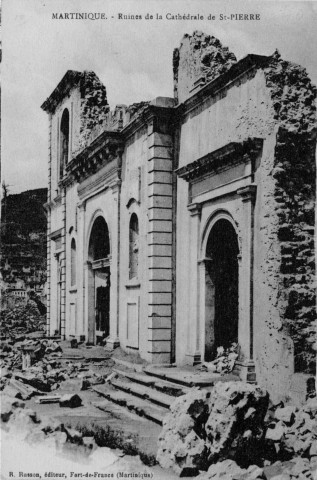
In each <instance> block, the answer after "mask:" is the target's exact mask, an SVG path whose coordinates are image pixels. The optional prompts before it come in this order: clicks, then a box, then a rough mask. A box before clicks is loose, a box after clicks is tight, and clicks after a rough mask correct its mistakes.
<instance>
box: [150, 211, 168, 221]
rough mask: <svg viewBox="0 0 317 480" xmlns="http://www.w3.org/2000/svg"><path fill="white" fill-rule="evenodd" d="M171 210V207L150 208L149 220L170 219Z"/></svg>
mask: <svg viewBox="0 0 317 480" xmlns="http://www.w3.org/2000/svg"><path fill="white" fill-rule="evenodd" d="M172 218H173V211H172V209H171V208H151V209H150V210H149V220H150V221H151V220H172Z"/></svg>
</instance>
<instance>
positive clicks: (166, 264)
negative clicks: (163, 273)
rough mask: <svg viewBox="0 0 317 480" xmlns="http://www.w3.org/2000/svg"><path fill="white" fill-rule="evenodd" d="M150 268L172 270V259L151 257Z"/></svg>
mask: <svg viewBox="0 0 317 480" xmlns="http://www.w3.org/2000/svg"><path fill="white" fill-rule="evenodd" d="M149 268H172V257H150V258H149Z"/></svg>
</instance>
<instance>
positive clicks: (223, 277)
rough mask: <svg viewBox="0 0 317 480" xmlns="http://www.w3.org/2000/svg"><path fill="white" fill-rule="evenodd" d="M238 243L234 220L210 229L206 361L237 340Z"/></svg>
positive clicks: (221, 221) (216, 224) (218, 221)
mask: <svg viewBox="0 0 317 480" xmlns="http://www.w3.org/2000/svg"><path fill="white" fill-rule="evenodd" d="M238 254H239V245H238V238H237V234H236V231H235V229H234V227H233V225H232V223H231V222H230V221H229V220H227V219H224V218H221V219H219V220H217V221H216V223H215V224H214V225H213V227H212V228H211V231H210V233H209V236H208V240H207V245H206V271H205V272H206V289H205V292H206V296H205V311H206V321H205V360H206V361H210V360H212V359H213V358H214V357H215V355H216V353H217V347H220V346H223V347H224V348H227V347H229V346H230V345H231V344H232V343H233V342H237V341H238V317H239V293H238V292H239V271H238V270H239V267H238Z"/></svg>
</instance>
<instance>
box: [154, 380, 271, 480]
mask: <svg viewBox="0 0 317 480" xmlns="http://www.w3.org/2000/svg"><path fill="white" fill-rule="evenodd" d="M267 406H268V395H267V393H266V392H263V391H262V390H261V389H260V388H258V387H255V386H252V385H249V384H244V383H242V382H241V383H240V382H226V383H222V382H219V383H217V384H216V386H215V387H214V388H213V390H212V393H211V395H210V392H207V391H200V390H192V391H191V392H190V393H188V394H187V395H184V396H182V397H179V398H178V399H177V400H176V401H175V402H174V403H173V405H172V406H171V413H169V414H168V415H167V416H166V418H165V420H164V423H163V430H162V433H161V435H160V437H159V450H158V456H157V459H158V461H159V463H160V465H161V466H162V467H165V468H173V469H174V471H175V472H176V473H178V474H180V475H182V476H183V475H197V473H198V470H206V469H207V468H208V466H209V465H210V464H211V463H214V462H215V461H219V460H221V459H224V458H234V459H235V458H240V459H241V458H243V456H245V455H248V458H244V462H245V463H246V462H247V461H248V462H250V460H251V458H252V456H254V455H256V453H257V452H258V449H259V448H260V443H261V440H262V438H263V431H264V417H265V414H266V410H267ZM250 445H252V448H251V449H250V448H249V446H250Z"/></svg>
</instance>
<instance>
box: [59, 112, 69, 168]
mask: <svg viewBox="0 0 317 480" xmlns="http://www.w3.org/2000/svg"><path fill="white" fill-rule="evenodd" d="M60 139H61V143H60V161H59V176H60V177H62V176H63V175H64V168H65V167H66V165H67V162H68V150H69V112H68V110H67V108H65V110H64V112H63V115H62V120H61V132H60Z"/></svg>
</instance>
